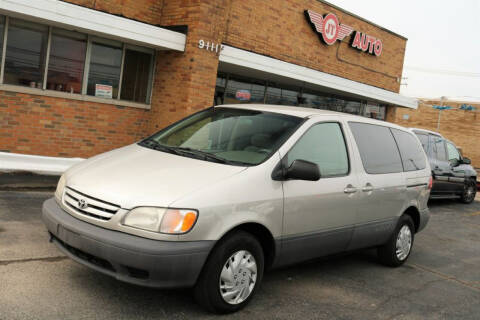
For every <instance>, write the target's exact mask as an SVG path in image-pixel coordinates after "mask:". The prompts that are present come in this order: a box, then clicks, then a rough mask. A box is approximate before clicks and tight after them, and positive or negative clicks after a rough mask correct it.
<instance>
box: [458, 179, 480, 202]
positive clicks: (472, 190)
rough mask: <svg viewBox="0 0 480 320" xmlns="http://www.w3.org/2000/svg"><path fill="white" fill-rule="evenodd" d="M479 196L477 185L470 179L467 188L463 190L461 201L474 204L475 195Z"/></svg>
mask: <svg viewBox="0 0 480 320" xmlns="http://www.w3.org/2000/svg"><path fill="white" fill-rule="evenodd" d="M476 194H477V184H476V183H475V181H474V180H473V179H469V180H468V181H466V182H465V186H464V188H463V192H462V196H461V197H460V201H461V202H463V203H467V204H468V203H472V202H473V200H474V199H475V195H476Z"/></svg>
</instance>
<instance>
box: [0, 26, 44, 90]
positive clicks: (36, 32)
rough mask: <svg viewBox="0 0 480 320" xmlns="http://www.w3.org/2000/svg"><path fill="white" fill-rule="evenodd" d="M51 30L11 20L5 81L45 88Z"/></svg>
mask: <svg viewBox="0 0 480 320" xmlns="http://www.w3.org/2000/svg"><path fill="white" fill-rule="evenodd" d="M47 38H48V27H46V26H42V25H39V24H36V23H31V22H27V21H23V20H18V19H10V22H9V27H8V39H7V52H6V56H5V74H4V82H5V83H7V84H13V85H21V86H30V87H32V88H39V89H41V88H43V74H44V70H45V61H46V59H45V58H46V57H45V55H46V51H47Z"/></svg>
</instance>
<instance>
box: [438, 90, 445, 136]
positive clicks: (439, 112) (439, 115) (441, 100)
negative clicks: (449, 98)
mask: <svg viewBox="0 0 480 320" xmlns="http://www.w3.org/2000/svg"><path fill="white" fill-rule="evenodd" d="M445 100H446V97H445V96H442V97H440V107H443V101H445ZM442 110H443V109H439V110H438V120H437V132H439V131H440V118H441V115H442Z"/></svg>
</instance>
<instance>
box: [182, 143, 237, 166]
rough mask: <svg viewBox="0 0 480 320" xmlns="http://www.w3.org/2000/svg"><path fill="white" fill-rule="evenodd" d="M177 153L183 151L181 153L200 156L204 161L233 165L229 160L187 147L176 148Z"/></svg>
mask: <svg viewBox="0 0 480 320" xmlns="http://www.w3.org/2000/svg"><path fill="white" fill-rule="evenodd" d="M174 149H175V150H176V151H181V152H187V153H190V154H194V155H196V156H200V157H202V158H203V160H208V161H214V162H218V163H226V164H231V163H232V162H231V161H228V160H227V159H224V158H221V157H218V156H216V155H214V154H213V153H210V152H205V151H202V150H197V149H192V148H186V147H175V148H174Z"/></svg>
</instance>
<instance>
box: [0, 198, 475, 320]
mask: <svg viewBox="0 0 480 320" xmlns="http://www.w3.org/2000/svg"><path fill="white" fill-rule="evenodd" d="M51 196H52V194H51V193H49V192H0V319H153V318H155V319H191V318H194V317H195V318H202V319H209V318H218V316H213V315H210V314H207V313H205V312H204V311H203V309H201V308H200V307H198V306H197V305H196V304H195V303H194V301H193V299H192V297H191V295H190V292H189V290H170V291H164V290H155V289H147V288H142V287H137V286H133V285H129V284H124V283H121V282H118V281H116V280H114V279H112V278H110V277H108V276H105V275H102V274H99V273H97V272H94V271H92V270H89V269H87V268H85V267H83V266H81V265H79V264H77V263H75V262H73V261H71V260H69V259H67V258H65V257H64V256H63V255H62V254H61V253H60V252H59V251H58V250H57V249H56V248H55V246H54V245H52V244H50V243H49V242H48V236H47V233H46V231H45V228H44V226H43V224H42V222H41V220H40V211H41V204H42V202H43V201H44V200H45V199H47V198H49V197H51ZM430 209H431V213H432V215H431V219H430V222H429V225H428V226H427V228H426V230H425V231H423V232H422V233H420V234H418V235H417V237H416V239H415V245H414V249H413V252H412V255H411V256H410V258H409V260H408V262H407V263H406V264H405V265H404V266H403V267H400V268H397V269H390V268H386V267H384V266H381V265H379V264H378V263H377V262H376V259H375V254H374V251H373V250H366V251H361V252H357V253H354V254H350V255H346V256H341V257H335V258H328V259H322V260H318V261H313V262H309V263H305V264H302V265H298V266H294V267H290V268H286V269H281V270H274V271H271V272H269V273H267V274H266V276H265V278H264V282H263V284H262V286H261V288H260V290H259V292H258V294H257V296H256V297H255V299H254V300H253V301H252V303H251V304H250V305H249V306H248V307H247V308H246V309H245V310H243V311H241V312H239V313H236V314H233V315H230V316H229V318H232V319H273V318H275V319H333V318H337V319H479V317H480V303H479V302H480V199H479V197H477V200H476V201H475V202H474V203H473V204H471V205H463V204H460V203H458V202H456V201H450V200H449V201H435V202H433V203H431V204H430Z"/></svg>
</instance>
